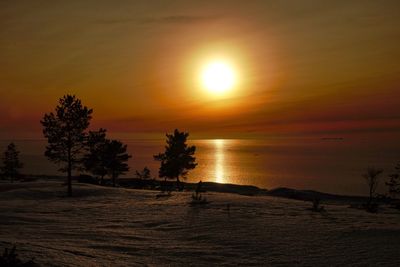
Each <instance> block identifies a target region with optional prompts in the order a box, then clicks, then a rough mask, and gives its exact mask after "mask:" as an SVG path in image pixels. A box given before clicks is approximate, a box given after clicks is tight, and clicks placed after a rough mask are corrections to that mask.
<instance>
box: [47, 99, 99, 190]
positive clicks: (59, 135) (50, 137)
mask: <svg viewBox="0 0 400 267" xmlns="http://www.w3.org/2000/svg"><path fill="white" fill-rule="evenodd" d="M92 112H93V111H92V109H89V108H87V107H85V106H82V103H81V100H79V99H78V98H76V97H75V96H74V95H66V96H63V97H62V98H60V100H59V105H57V106H56V108H55V113H53V112H50V113H46V114H45V115H44V117H43V119H42V120H41V121H40V122H41V124H42V125H43V134H44V137H46V138H47V141H48V145H47V146H46V151H45V155H46V157H48V158H49V160H50V161H53V162H55V163H57V164H64V166H62V167H61V168H60V171H62V172H67V182H68V196H72V182H71V175H72V174H71V173H72V170H73V169H77V168H78V166H79V164H80V163H82V152H83V149H84V141H85V138H86V136H87V133H86V132H85V131H86V129H87V128H88V127H89V123H90V119H91V118H92V117H91V114H92Z"/></svg>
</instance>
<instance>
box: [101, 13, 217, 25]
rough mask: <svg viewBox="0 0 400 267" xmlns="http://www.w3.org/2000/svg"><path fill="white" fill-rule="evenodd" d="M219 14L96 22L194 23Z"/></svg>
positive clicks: (213, 19)
mask: <svg viewBox="0 0 400 267" xmlns="http://www.w3.org/2000/svg"><path fill="white" fill-rule="evenodd" d="M221 18H222V16H220V15H209V16H188V15H173V16H163V17H147V18H115V19H113V18H110V19H101V20H97V21H96V22H97V23H99V24H125V23H139V24H194V23H205V22H210V21H216V20H219V19H221Z"/></svg>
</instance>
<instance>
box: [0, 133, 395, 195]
mask: <svg viewBox="0 0 400 267" xmlns="http://www.w3.org/2000/svg"><path fill="white" fill-rule="evenodd" d="M10 141H11V140H1V141H0V149H1V151H4V149H5V147H6V145H7V144H8V143H9V142H10ZM13 141H14V142H15V144H16V145H17V148H18V150H20V152H21V154H20V158H21V160H22V162H23V163H24V168H23V169H22V172H23V173H26V174H36V175H62V173H60V172H58V168H59V166H57V165H55V164H53V163H52V162H49V161H48V160H47V159H46V157H45V156H44V150H45V146H46V141H45V140H43V139H37V140H13ZM122 141H123V142H124V143H126V144H127V145H128V151H129V153H130V154H131V155H132V158H131V159H130V160H129V166H130V171H129V172H128V173H127V174H126V175H124V176H122V177H121V178H124V177H134V176H135V171H136V170H139V171H140V170H142V169H143V168H144V167H148V168H149V169H150V170H151V175H152V176H153V177H158V168H159V162H158V161H155V160H154V159H153V155H155V154H158V153H160V152H163V150H164V146H165V140H162V139H160V140H158V139H157V140H155V139H152V140H146V139H125V140H122ZM189 145H195V146H196V153H195V157H196V162H197V163H198V165H197V167H196V168H195V169H194V170H192V171H190V172H189V173H188V175H187V177H186V181H188V182H198V181H212V182H217V183H232V184H241V185H255V186H258V187H260V188H266V189H272V188H277V187H289V188H294V189H303V190H317V191H322V192H327V193H334V194H344V195H366V194H367V193H368V188H367V184H366V182H365V180H364V178H363V177H362V174H363V173H364V172H365V170H366V168H367V167H369V166H374V167H379V168H383V169H384V170H385V172H384V173H383V175H382V177H381V179H380V184H379V188H378V190H379V191H380V192H385V190H386V188H385V180H387V177H388V175H389V174H390V173H392V172H393V170H394V167H395V165H396V164H397V163H399V162H400V142H398V143H396V142H385V140H376V139H374V140H373V141H371V140H368V139H358V138H273V139H268V138H265V139H197V140H196V139H194V140H189Z"/></svg>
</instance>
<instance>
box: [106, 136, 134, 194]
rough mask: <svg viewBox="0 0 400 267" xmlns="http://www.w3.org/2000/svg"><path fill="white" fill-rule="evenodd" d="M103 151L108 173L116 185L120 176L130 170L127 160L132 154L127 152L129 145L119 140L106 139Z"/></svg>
mask: <svg viewBox="0 0 400 267" xmlns="http://www.w3.org/2000/svg"><path fill="white" fill-rule="evenodd" d="M103 153H104V154H103V157H104V161H105V163H106V165H105V167H106V170H107V173H108V174H109V175H110V176H111V179H112V183H113V186H115V184H116V179H117V178H118V176H120V175H121V174H124V173H126V172H128V171H129V166H128V164H127V162H128V160H129V158H131V157H132V156H131V155H129V154H128V153H127V145H124V144H123V143H122V142H120V141H118V140H106V143H105V146H104V151H103Z"/></svg>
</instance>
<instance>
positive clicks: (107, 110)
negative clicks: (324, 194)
mask: <svg viewBox="0 0 400 267" xmlns="http://www.w3.org/2000/svg"><path fill="white" fill-rule="evenodd" d="M0 35H1V38H0V63H1V64H0V114H1V116H0V137H1V138H36V137H41V128H40V124H39V120H40V118H41V117H42V115H43V114H44V113H45V112H49V111H51V110H52V109H53V108H54V106H55V105H56V102H57V100H58V98H59V97H61V96H62V95H63V94H66V93H72V94H76V95H77V96H78V97H79V98H81V99H82V100H83V102H84V104H86V105H87V106H89V107H91V108H93V109H94V119H93V127H104V128H107V129H108V130H109V131H111V132H114V133H120V134H125V135H128V136H129V135H131V134H138V133H154V135H155V136H157V135H158V134H161V136H162V134H163V133H164V132H166V131H171V130H172V129H174V128H181V129H186V130H189V131H191V132H192V133H194V135H195V136H197V137H210V138H214V137H215V138H223V137H232V136H235V137H238V136H239V137H240V136H246V137H251V136H263V135H274V134H275V135H282V134H283V135H304V134H316V135H321V136H326V135H346V134H351V133H365V134H374V133H376V132H391V133H393V134H394V135H396V136H399V132H400V109H399V99H400V88H399V86H400V83H399V81H400V75H399V74H400V61H399V58H400V49H399V43H400V3H399V2H398V1H296V0H293V1H279V2H278V1H64V2H55V1H9V2H4V1H2V2H0ZM216 57H223V58H226V59H228V60H229V61H230V62H232V64H234V66H235V69H236V71H237V73H238V75H239V83H238V84H237V86H236V87H235V88H234V90H233V92H232V93H231V94H229V95H227V96H226V97H222V98H215V97H213V96H212V95H210V94H206V93H205V91H204V90H203V89H202V88H201V87H200V86H199V84H198V75H199V69H200V68H201V67H202V65H203V64H204V62H205V61H207V60H209V59H212V58H216Z"/></svg>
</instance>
